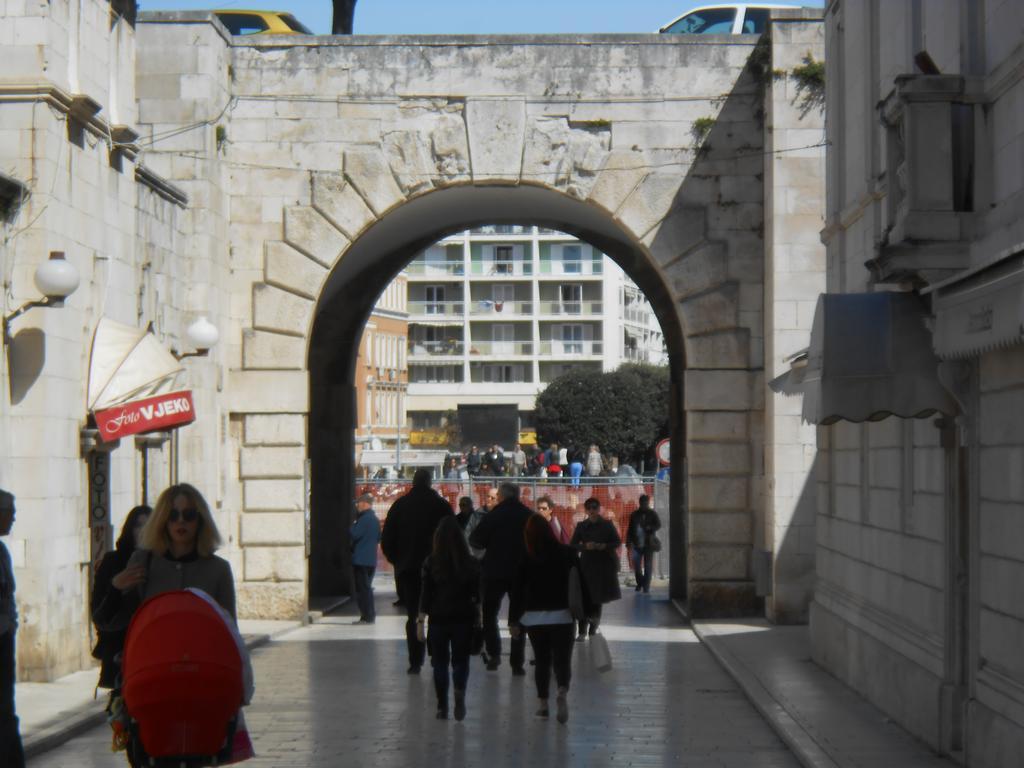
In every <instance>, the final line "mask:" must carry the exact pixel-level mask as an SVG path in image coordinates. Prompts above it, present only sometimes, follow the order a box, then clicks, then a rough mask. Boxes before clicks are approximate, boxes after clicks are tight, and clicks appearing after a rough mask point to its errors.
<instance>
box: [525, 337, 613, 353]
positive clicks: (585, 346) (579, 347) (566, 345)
mask: <svg viewBox="0 0 1024 768" xmlns="http://www.w3.org/2000/svg"><path fill="white" fill-rule="evenodd" d="M603 348H604V347H603V344H602V342H600V341H563V340H559V339H556V340H548V341H542V342H541V343H540V353H541V354H542V355H565V356H571V357H592V356H595V355H601V354H602V349H603Z"/></svg>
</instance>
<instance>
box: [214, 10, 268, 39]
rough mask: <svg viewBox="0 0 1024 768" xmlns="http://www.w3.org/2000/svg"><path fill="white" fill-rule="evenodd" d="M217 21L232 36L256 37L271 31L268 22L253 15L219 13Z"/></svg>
mask: <svg viewBox="0 0 1024 768" xmlns="http://www.w3.org/2000/svg"><path fill="white" fill-rule="evenodd" d="M217 19H218V20H219V21H220V23H221V24H223V25H224V26H225V27H227V30H228V32H230V33H231V34H232V35H256V34H259V33H260V32H266V31H267V30H268V29H270V25H269V24H267V22H265V21H264V20H263V19H261V18H260V17H259V16H257V15H255V14H252V13H218V14H217Z"/></svg>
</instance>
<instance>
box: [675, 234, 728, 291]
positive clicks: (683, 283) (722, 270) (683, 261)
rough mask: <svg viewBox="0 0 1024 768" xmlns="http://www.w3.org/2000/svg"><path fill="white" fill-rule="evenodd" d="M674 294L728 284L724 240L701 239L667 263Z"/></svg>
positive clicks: (726, 254)
mask: <svg viewBox="0 0 1024 768" xmlns="http://www.w3.org/2000/svg"><path fill="white" fill-rule="evenodd" d="M663 268H664V270H665V276H666V277H668V278H669V280H671V287H672V293H673V295H674V296H676V297H678V298H680V299H682V298H686V297H687V296H693V295H695V294H698V293H703V292H704V291H708V290H710V289H711V288H714V287H716V286H719V285H722V284H724V283H726V282H727V281H728V279H729V277H728V271H729V259H728V253H727V249H726V247H725V245H724V244H723V243H709V242H707V241H702V242H700V243H698V244H697V245H696V246H694V247H693V248H692V249H691V250H690V251H688V252H686V253H683V254H681V255H679V256H677V257H676V258H674V259H673V260H672V261H669V262H666V263H665V264H664V267H663Z"/></svg>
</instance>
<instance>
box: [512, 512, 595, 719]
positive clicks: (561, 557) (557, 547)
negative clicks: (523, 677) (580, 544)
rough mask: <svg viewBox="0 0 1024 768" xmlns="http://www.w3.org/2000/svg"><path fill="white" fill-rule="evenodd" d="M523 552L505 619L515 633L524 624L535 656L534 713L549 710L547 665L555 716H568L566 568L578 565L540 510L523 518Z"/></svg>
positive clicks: (569, 673)
mask: <svg viewBox="0 0 1024 768" xmlns="http://www.w3.org/2000/svg"><path fill="white" fill-rule="evenodd" d="M524 536H525V538H526V556H525V557H524V558H523V561H522V564H521V565H520V567H519V572H518V574H517V576H516V579H515V581H514V582H513V585H512V600H511V603H510V605H509V624H510V626H511V631H512V635H513V637H517V636H518V635H519V633H520V632H522V631H523V628H525V629H526V633H527V635H528V636H529V638H530V645H531V646H532V648H533V655H534V657H535V659H536V666H535V667H534V679H535V682H536V684H537V699H538V703H539V707H538V709H537V715H538V717H547V716H548V694H549V691H550V683H551V669H552V667H554V670H555V681H556V682H557V683H558V694H557V696H556V697H555V704H556V706H557V710H558V712H557V715H558V722H560V723H565V722H567V721H568V720H569V702H568V698H567V697H568V694H569V680H570V678H571V677H572V639H573V619H572V614H571V613H570V612H569V572H570V571H571V570H572V569H573V568H576V567H578V564H577V560H578V558H577V555H576V552H575V551H573V549H572V548H571V547H567V546H565V545H564V544H559V543H558V540H557V539H556V538H555V534H554V532H553V531H552V530H551V525H550V524H549V523H548V521H547V520H545V519H544V517H543V516H542V515H533V516H532V517H530V519H529V520H527V521H526V529H525V532H524Z"/></svg>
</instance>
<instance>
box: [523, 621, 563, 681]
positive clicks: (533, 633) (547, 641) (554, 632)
mask: <svg viewBox="0 0 1024 768" xmlns="http://www.w3.org/2000/svg"><path fill="white" fill-rule="evenodd" d="M572 630H573V626H572V624H541V625H539V626H536V627H527V628H526V632H527V634H528V635H529V636H530V646H531V647H532V648H533V655H534V656H535V657H536V661H537V665H536V666H535V667H534V673H533V677H534V681H535V682H536V683H537V698H538V699H547V697H548V695H549V694H550V685H551V668H552V666H553V667H554V668H555V682H556V683H558V687H559V688H566V689H568V687H569V680H570V678H571V677H572Z"/></svg>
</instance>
